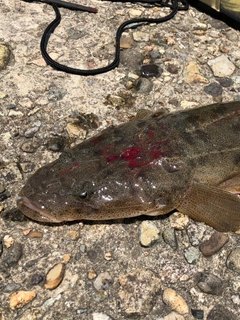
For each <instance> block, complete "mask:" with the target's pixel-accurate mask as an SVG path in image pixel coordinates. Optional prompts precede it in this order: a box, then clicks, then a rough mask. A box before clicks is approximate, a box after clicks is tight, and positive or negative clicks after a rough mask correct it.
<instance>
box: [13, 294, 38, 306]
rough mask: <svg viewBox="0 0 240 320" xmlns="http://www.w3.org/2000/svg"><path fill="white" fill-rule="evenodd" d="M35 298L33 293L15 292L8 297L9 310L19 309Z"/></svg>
mask: <svg viewBox="0 0 240 320" xmlns="http://www.w3.org/2000/svg"><path fill="white" fill-rule="evenodd" d="M35 297H36V293H35V292H34V291H17V292H15V293H13V294H12V295H11V297H10V308H11V309H19V308H22V307H23V306H25V305H26V304H27V303H29V302H31V301H32V300H33V299H34V298H35Z"/></svg>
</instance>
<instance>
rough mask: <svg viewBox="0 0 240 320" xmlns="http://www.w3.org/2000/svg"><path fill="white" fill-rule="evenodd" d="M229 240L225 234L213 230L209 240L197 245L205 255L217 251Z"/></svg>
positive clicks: (210, 254)
mask: <svg viewBox="0 0 240 320" xmlns="http://www.w3.org/2000/svg"><path fill="white" fill-rule="evenodd" d="M228 240H229V237H228V235H227V234H224V233H222V232H215V233H214V234H213V235H212V236H211V237H210V238H209V240H206V241H204V242H202V243H201V244H200V246H199V249H200V251H201V252H202V254H203V255H204V256H205V257H209V256H212V255H213V254H215V253H217V252H218V251H219V250H220V249H221V248H222V247H223V246H224V245H225V244H226V243H227V242H228Z"/></svg>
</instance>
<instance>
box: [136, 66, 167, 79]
mask: <svg viewBox="0 0 240 320" xmlns="http://www.w3.org/2000/svg"><path fill="white" fill-rule="evenodd" d="M162 72H163V69H162V68H159V67H158V66H157V65H156V64H144V65H142V66H141V68H140V75H141V76H142V77H145V78H150V77H159V76H160V75H161V74H162Z"/></svg>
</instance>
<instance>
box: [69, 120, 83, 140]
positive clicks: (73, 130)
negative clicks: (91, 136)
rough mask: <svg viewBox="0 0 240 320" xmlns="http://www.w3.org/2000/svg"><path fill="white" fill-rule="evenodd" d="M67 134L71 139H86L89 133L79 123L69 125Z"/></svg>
mask: <svg viewBox="0 0 240 320" xmlns="http://www.w3.org/2000/svg"><path fill="white" fill-rule="evenodd" d="M66 130H67V133H68V135H69V137H70V138H76V137H78V138H81V139H85V138H86V135H87V131H86V130H85V129H83V128H82V127H81V126H79V125H78V124H77V123H68V124H67V126H66Z"/></svg>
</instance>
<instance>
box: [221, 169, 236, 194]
mask: <svg viewBox="0 0 240 320" xmlns="http://www.w3.org/2000/svg"><path fill="white" fill-rule="evenodd" d="M218 188H220V189H222V190H225V191H229V192H232V193H240V175H239V174H236V175H235V176H233V177H231V178H229V179H227V180H225V181H223V182H221V183H220V184H219V185H218Z"/></svg>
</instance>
